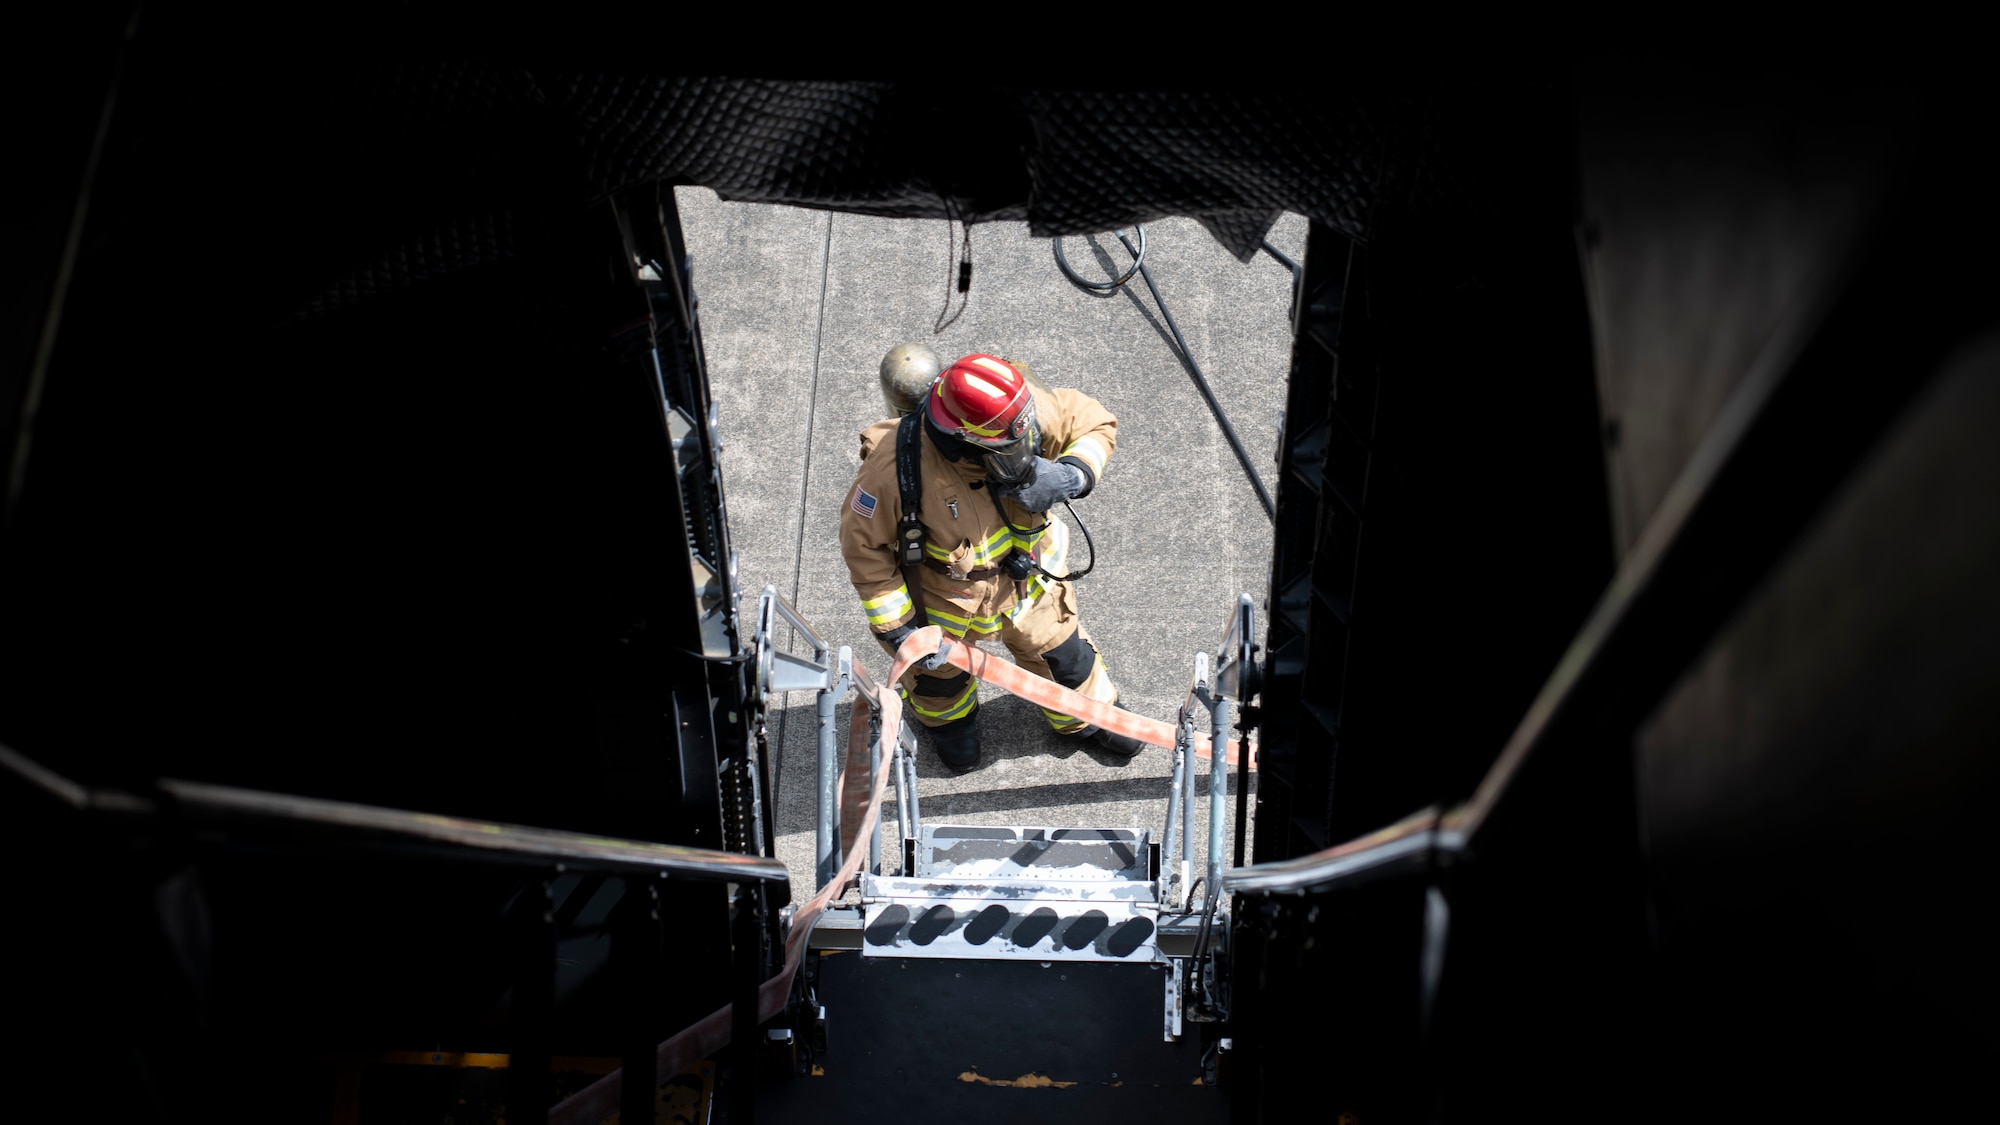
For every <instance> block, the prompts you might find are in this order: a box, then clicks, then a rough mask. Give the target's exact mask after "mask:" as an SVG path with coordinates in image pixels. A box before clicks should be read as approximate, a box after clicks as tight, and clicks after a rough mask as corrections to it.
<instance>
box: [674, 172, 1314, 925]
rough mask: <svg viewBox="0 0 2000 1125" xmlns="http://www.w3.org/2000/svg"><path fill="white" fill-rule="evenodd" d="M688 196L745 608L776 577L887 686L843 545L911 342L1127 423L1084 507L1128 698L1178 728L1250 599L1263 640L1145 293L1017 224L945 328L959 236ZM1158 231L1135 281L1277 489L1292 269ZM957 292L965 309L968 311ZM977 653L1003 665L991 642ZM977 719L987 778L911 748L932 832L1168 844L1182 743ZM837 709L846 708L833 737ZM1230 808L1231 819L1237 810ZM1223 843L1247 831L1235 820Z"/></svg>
mask: <svg viewBox="0 0 2000 1125" xmlns="http://www.w3.org/2000/svg"><path fill="white" fill-rule="evenodd" d="M678 195H679V201H680V207H681V217H682V224H683V227H684V229H685V231H686V235H687V241H688V247H689V251H690V253H691V254H692V255H693V257H694V278H695V291H696V293H697V295H698V296H699V298H700V301H701V312H700V315H701V321H702V331H703V339H704V344H705V348H706V352H707V358H708V364H709V376H710V382H711V386H712V389H713V392H714V397H715V400H716V402H717V404H718V406H719V413H720V425H721V432H722V438H723V441H724V444H725V449H724V452H723V457H722V463H723V474H724V486H725V488H726V489H727V497H728V505H729V515H730V532H731V536H732V539H733V540H734V543H735V546H736V549H737V551H738V553H739V556H740V566H741V576H742V588H743V591H744V595H745V604H744V610H745V611H746V613H747V612H751V611H753V610H754V598H755V595H756V593H757V591H759V590H760V589H762V588H763V586H764V585H765V584H766V583H769V584H772V585H775V586H776V587H777V588H778V590H779V592H781V593H783V594H784V595H785V596H786V597H787V598H789V599H790V600H791V601H792V603H793V604H794V605H795V606H797V607H798V609H799V610H800V612H801V613H803V614H804V615H805V617H806V618H807V620H809V621H811V622H813V623H814V625H815V626H816V627H817V628H819V629H820V631H821V632H822V633H823V634H824V635H825V636H826V637H827V638H828V639H829V640H830V641H831V642H832V643H833V644H834V645H836V646H838V645H848V646H851V647H852V648H853V650H854V653H855V656H856V659H857V660H859V661H860V662H862V663H864V664H866V665H867V667H868V668H869V670H870V671H872V672H874V673H876V674H877V675H878V676H879V675H881V674H883V673H886V671H887V669H888V666H889V660H888V657H887V656H886V655H885V654H884V653H883V652H882V650H881V648H880V647H879V646H878V645H877V644H876V643H875V642H874V641H873V640H872V635H871V634H870V632H869V630H868V627H867V624H866V622H865V621H864V620H863V618H862V614H861V610H860V606H859V603H858V601H857V600H856V597H855V594H854V589H853V587H852V586H851V585H849V583H848V580H847V571H846V567H845V565H844V564H843V563H842V561H841V557H840V552H839V547H838V543H837V531H838V525H839V518H840V510H841V506H842V505H843V504H844V503H845V502H846V499H847V492H848V488H849V486H850V485H851V484H852V483H853V480H854V474H855V471H856V469H857V468H858V467H859V464H860V460H859V446H858V443H857V441H856V435H857V434H858V433H859V431H860V430H861V429H862V428H863V427H865V426H867V425H869V424H870V423H873V422H875V421H878V420H880V419H881V418H882V417H884V416H885V414H886V408H885V407H884V406H883V403H882V398H881V393H880V390H879V388H878V384H877V381H876V366H877V364H878V363H879V362H880V360H881V358H882V354H883V353H884V352H886V351H887V350H888V349H889V348H890V347H892V346H893V345H895V344H897V343H899V342H903V341H906V340H907V341H920V342H923V343H926V344H928V345H929V346H930V347H931V348H932V349H934V350H935V351H936V352H937V353H938V355H939V356H940V357H942V358H943V359H944V360H945V361H946V362H949V361H950V360H952V359H953V358H956V357H957V356H960V355H964V354H967V353H970V352H982V351H983V352H991V353H994V354H997V355H1003V356H1008V357H1010V358H1014V359H1019V360H1022V361H1024V362H1027V363H1029V364H1030V365H1032V366H1033V367H1034V369H1035V371H1036V373H1037V374H1038V375H1041V376H1042V377H1043V378H1044V379H1046V380H1047V381H1048V382H1049V383H1051V384H1052V385H1056V386H1069V387H1076V388H1079V389H1081V390H1083V391H1085V392H1086V393H1088V394H1090V395H1092V396H1094V397H1096V398H1097V399H1098V400H1099V401H1101V402H1103V403H1104V404H1105V405H1106V406H1107V407H1109V408H1110V409H1111V411H1112V412H1113V413H1115V414H1116V415H1117V416H1118V420H1119V428H1118V449H1117V452H1116V454H1115V455H1114V457H1113V459H1112V462H1111V465H1110V467H1109V469H1108V470H1107V472H1106V473H1105V477H1104V479H1103V481H1102V482H1101V483H1100V484H1099V485H1098V487H1097V489H1096V490H1095V491H1094V492H1092V494H1091V495H1090V497H1089V498H1088V499H1087V500H1085V501H1083V502H1081V503H1079V504H1078V505H1077V510H1078V512H1079V514H1080V515H1081V516H1082V518H1083V519H1084V520H1085V521H1086V523H1087V524H1088V527H1089V530H1090V534H1091V536H1092V538H1093V539H1094V540H1095V543H1096V549H1097V556H1098V563H1097V569H1096V570H1095V572H1094V573H1092V574H1090V575H1089V576H1088V577H1086V578H1084V579H1081V580H1080V581H1079V582H1078V583H1077V595H1078V602H1079V606H1080V609H1081V612H1082V614H1083V620H1084V622H1085V624H1086V626H1087V627H1088V628H1089V630H1090V632H1091V636H1092V637H1093V639H1094V640H1095V641H1096V643H1097V646H1098V649H1099V650H1100V651H1101V652H1102V653H1103V655H1104V658H1105V660H1106V662H1107V664H1108V665H1109V666H1110V670H1111V674H1112V677H1113V679H1114V680H1115V681H1116V682H1117V683H1118V685H1119V688H1120V691H1121V693H1122V695H1123V699H1124V703H1125V706H1126V707H1128V708H1130V709H1132V710H1134V711H1138V712H1140V713H1142V714H1145V715H1149V716H1152V717H1154V718H1157V719H1163V720H1167V721H1171V720H1172V719H1173V717H1174V713H1175V710H1176V708H1177V707H1178V706H1179V705H1180V702H1181V699H1182V697H1183V696H1184V695H1185V693H1186V691H1187V686H1188V679H1189V677H1190V675H1191V673H1192V669H1193V659H1194V654H1195V652H1196V651H1197V650H1198V649H1201V648H1212V647H1213V646H1214V645H1215V643H1216V642H1217V641H1218V640H1219V639H1220V635H1221V630H1222V629H1223V627H1224V626H1225V625H1226V624H1227V615H1228V613H1229V611H1230V607H1231V606H1232V605H1233V604H1234V603H1235V599H1236V596H1237V594H1238V593H1239V592H1248V593H1250V594H1251V595H1252V596H1253V598H1254V599H1255V600H1256V602H1257V606H1258V619H1259V620H1258V623H1259V634H1260V639H1261V633H1262V625H1263V618H1264V601H1265V596H1266V593H1267V591H1266V589H1265V587H1266V585H1267V583H1268V581H1269V568H1270V550H1271V527H1270V523H1269V520H1268V519H1267V518H1266V516H1265V515H1264V511H1263V509H1262V507H1261V506H1260V505H1259V504H1258V502H1257V498H1256V495H1255V493H1254V492H1253V491H1252V489H1251V487H1250V485H1249V483H1248V482H1247V481H1246V480H1245V479H1244V475H1243V471H1242V469H1241V467H1240V466H1239V465H1238V463H1237V461H1236V458H1235V456H1234V454H1233V453H1231V451H1230V449H1229V447H1228V445H1227V443H1226V442H1225V441H1224V439H1223V437H1222V434H1221V431H1220V429H1219V428H1218V427H1217V425H1216V423H1215V421H1214V419H1213V418H1212V417H1211V416H1210V414H1209V411H1208V409H1207V407H1206V405H1205V404H1204V403H1203V402H1202V400H1201V397H1200V395H1199V393H1198V392H1197V391H1196V390H1195V387H1194V385H1193V382H1192V380H1191V379H1190V378H1189V377H1188V375H1187V373H1186V371H1185V369H1184V368H1183V367H1182V366H1181V364H1180V362H1179V361H1178V359H1177V358H1176V357H1175V355H1174V352H1173V349H1172V345H1171V337H1170V336H1169V335H1168V333H1167V329H1166V326H1165V324H1164V323H1163V322H1162V321H1161V318H1160V316H1159V312H1158V310H1157V309H1156V308H1155V307H1154V305H1153V303H1152V299H1151V297H1150V296H1149V295H1148V294H1147V293H1146V291H1145V288H1144V285H1143V284H1142V282H1141V281H1140V280H1139V279H1138V278H1136V277H1135V278H1134V279H1133V281H1132V282H1131V283H1130V284H1129V285H1128V286H1127V287H1126V288H1124V289H1122V290H1119V291H1117V292H1115V293H1113V294H1111V295H1109V296H1096V295H1092V294H1090V293H1087V292H1085V291H1083V290H1080V289H1078V288H1077V287H1075V286H1073V285H1071V284H1070V283H1069V282H1068V281H1067V280H1066V279H1065V278H1064V277H1063V276H1062V275H1061V273H1059V272H1058V270H1057V268H1056V264H1055V261H1054V258H1053V255H1052V251H1051V248H1050V243H1049V241H1048V240H1046V239H1037V238H1032V237H1030V236H1029V234H1028V231H1027V226H1026V224H1024V223H996V224H982V225H979V226H976V227H974V228H973V231H972V261H973V263H974V270H973V281H972V290H971V294H970V299H969V301H968V302H967V303H966V306H965V309H964V312H963V313H962V314H961V315H960V316H959V317H958V319H957V320H956V321H955V322H954V323H952V324H951V325H950V326H949V327H948V328H946V329H945V331H943V332H942V333H935V334H934V332H933V328H934V325H935V324H936V322H937V321H938V319H939V315H940V312H941V310H942V309H943V308H944V305H945V299H946V296H947V292H948V290H951V289H952V281H953V280H954V277H953V275H952V274H951V272H950V263H949V259H948V255H949V253H950V251H951V244H952V243H953V242H955V241H956V240H957V238H958V231H959V228H958V227H956V226H952V227H950V228H949V229H947V226H946V224H945V223H943V222H938V221H928V220H909V219H878V218H869V217H863V216H855V215H846V214H835V213H831V212H820V211H808V210H803V209H798V208H788V207H779V206H770V205H762V204H745V203H725V202H721V201H719V200H718V199H717V198H716V197H715V195H714V193H713V192H710V191H708V190H706V189H700V188H682V189H680V190H679V193H678ZM1146 229H1147V235H1148V243H1149V245H1148V251H1147V257H1146V264H1147V266H1148V268H1149V269H1150V271H1151V272H1152V274H1153V277H1154V279H1155V281H1156V282H1157V283H1158V285H1159V287H1160V291H1161V295H1162V296H1163V297H1164V298H1165V299H1166V301H1167V303H1168V306H1169V307H1170V308H1171V309H1172V311H1173V314H1174V317H1175V319H1176V321H1177V322H1178V323H1179V324H1180V327H1181V330H1182V332H1183V333H1185V335H1186V336H1187V340H1188V345H1189V347H1190V348H1191V349H1192V351H1193V352H1194V355H1195V358H1196V359H1197V361H1198V362H1200V364H1201V365H1202V369H1203V371H1204V372H1205V373H1206V374H1207V376H1208V378H1209V381H1210V384H1211V385H1212V386H1213V387H1214V389H1215V393H1216V396H1217V398H1218V399H1219V400H1220V401H1221V403H1222V405H1223V407H1224V409H1225V410H1226V411H1227V412H1228V414H1229V417H1230V420H1231V422H1232V423H1233V424H1234V425H1235V427H1236V429H1237V432H1238V433H1239V434H1240V435H1241V437H1242V438H1243V441H1244V443H1245V444H1246V445H1247V446H1248V447H1249V449H1250V451H1251V453H1252V455H1253V458H1254V461H1255V463H1256V465H1257V468H1258V471H1259V472H1260V473H1261V474H1262V475H1263V477H1264V480H1265V482H1266V486H1267V487H1273V488H1274V487H1275V465H1274V463H1273V458H1274V456H1275V451H1276V440H1277V428H1278V422H1279V412H1280V410H1281V409H1282V407H1283V401H1284V385H1285V375H1286V368H1287V365H1288V363H1289V355H1290V347H1291V336H1290V326H1289V324H1288V322H1287V320H1286V313H1287V308H1288V305H1289V302H1290V285H1291V276H1290V274H1289V273H1288V272H1287V271H1286V270H1285V269H1284V267H1283V266H1281V265H1279V264H1278V263H1277V262H1276V261H1274V260H1272V259H1271V258H1270V257H1268V256H1266V255H1259V256H1258V257H1257V258H1255V259H1253V260H1252V261H1250V262H1249V263H1248V264H1245V263H1240V262H1238V261H1236V260H1235V259H1234V258H1233V257H1231V256H1230V255H1229V254H1228V253H1227V252H1225V251H1224V250H1223V249H1222V248H1221V247H1220V246H1218V245H1217V244H1216V242H1215V240H1214V239H1213V238H1211V237H1210V236H1209V235H1208V233H1207V232H1206V231H1204V230H1202V229H1201V227H1200V226H1199V225H1198V224H1196V223H1195V222H1193V221H1192V220H1184V219H1172V220H1166V221H1162V222H1158V223H1153V224H1149V225H1148V226H1147V228H1146ZM1305 232H1306V224H1305V221H1304V220H1303V219H1300V218H1299V217H1297V216H1293V215H1287V216H1285V217H1284V219H1282V220H1281V221H1280V222H1279V224H1278V225H1277V227H1276V228H1275V229H1273V231H1272V232H1271V242H1272V243H1273V245H1275V246H1277V247H1278V248H1279V249H1280V250H1282V251H1284V252H1285V253H1286V254H1289V255H1291V256H1292V257H1293V258H1295V259H1298V258H1302V257H1303V255H1304V249H1305V246H1304V244H1305ZM1064 247H1065V250H1066V252H1067V254H1068V256H1069V260H1070V262H1071V263H1072V264H1073V265H1074V266H1076V268H1077V269H1078V270H1079V272H1082V273H1084V274H1085V276H1089V277H1095V278H1103V277H1106V276H1107V273H1106V272H1105V271H1106V268H1107V265H1108V264H1109V263H1111V262H1114V261H1115V262H1116V263H1117V264H1118V265H1119V266H1120V267H1121V268H1122V266H1123V264H1124V263H1125V262H1127V261H1128V260H1129V259H1128V258H1127V256H1126V254H1125V251H1124V250H1123V248H1121V247H1120V246H1119V245H1118V243H1117V242H1116V240H1115V239H1113V238H1111V237H1110V236H1108V235H1105V236H1096V237H1093V238H1072V239H1068V240H1066V241H1065V243H1064ZM950 298H951V305H950V307H951V310H952V311H954V312H956V311H957V310H958V307H959V295H958V294H957V293H956V292H955V291H951V292H950ZM1072 541H1073V543H1074V546H1073V548H1072V557H1073V558H1076V559H1079V560H1081V559H1082V557H1083V552H1082V543H1081V539H1080V538H1079V537H1075V536H1073V537H1072ZM986 647H987V648H988V650H989V651H993V652H996V653H1000V654H1001V655H1004V654H1005V653H1004V649H1003V648H1002V646H1000V645H999V644H998V643H997V642H996V643H991V644H989V645H988V646H986ZM786 702H787V706H786V707H785V708H784V709H783V710H782V711H780V712H778V713H777V715H776V716H775V717H774V723H773V729H772V744H773V747H774V748H776V749H777V750H778V753H779V783H778V821H779V823H778V855H779V858H781V859H782V860H784V861H785V862H786V864H787V865H788V866H790V868H791V869H792V872H793V878H794V893H795V895H798V896H800V897H803V896H804V895H806V894H810V893H811V891H812V889H813V881H812V867H813V857H812V848H813V843H812V842H813V801H814V786H813V782H812V777H813V754H814V747H813V701H812V698H811V696H809V695H806V694H795V695H793V696H791V697H790V698H789V699H788V700H787V701H786ZM980 709H981V715H982V720H981V722H982V728H981V733H982V736H983V742H984V748H985V757H984V761H983V764H982V766H981V767H980V768H979V769H976V770H974V771H973V772H971V773H968V774H965V775H962V776H961V775H956V774H953V773H952V772H951V771H950V770H948V769H946V768H945V767H944V766H943V765H942V763H940V762H939V761H938V760H937V758H936V757H935V756H934V755H933V754H932V753H931V751H930V748H929V743H928V741H925V742H924V743H923V747H922V751H921V754H920V757H919V761H918V774H919V777H920V785H921V797H922V811H923V814H924V818H925V820H926V821H927V822H934V823H943V822H947V821H949V822H954V823H967V824H1022V825H1052V826H1063V827H1118V828H1143V829H1150V830H1151V831H1152V833H1153V838H1154V839H1155V840H1158V839H1159V838H1160V835H1161V833H1162V831H1163V829H1164V824H1165V808H1166V797H1167V791H1168V785H1169V780H1168V779H1169V776H1170V773H1171V766H1172V760H1171V755H1170V753H1169V752H1168V751H1166V750H1164V749H1158V748H1149V749H1148V750H1146V751H1145V752H1143V753H1141V754H1140V755H1139V756H1138V757H1137V758H1135V759H1133V760H1132V761H1131V762H1129V763H1122V762H1119V761H1118V760H1117V759H1113V758H1110V757H1109V756H1107V755H1103V754H1100V753H1099V752H1097V751H1096V749H1095V748H1094V747H1090V748H1084V747H1079V746H1077V745H1075V744H1073V743H1069V742H1066V741H1063V740H1059V739H1057V738H1056V737H1055V736H1054V735H1053V734H1052V733H1050V732H1049V730H1048V727H1047V725H1046V723H1045V722H1044V721H1043V720H1042V718H1041V716H1040V713H1039V712H1038V711H1036V710H1035V709H1034V708H1033V707H1032V706H1030V705H1028V704H1026V703H1023V702H1021V701H1019V700H1016V699H1013V698H1011V697H1009V696H1006V695H1005V693H1002V692H999V691H997V689H993V688H990V687H986V688H982V689H981V692H980ZM846 713H847V708H846V706H845V705H843V706H842V708H841V718H842V723H843V726H844V723H845V718H846ZM843 738H844V730H843ZM843 744H844V743H843ZM1197 797H1198V801H1197V805H1198V814H1197V815H1198V819H1197V823H1196V832H1197V833H1198V835H1197V839H1198V840H1205V838H1206V837H1205V835H1202V834H1205V833H1206V830H1207V829H1206V799H1207V785H1206V781H1205V780H1204V781H1203V782H1202V783H1201V784H1200V785H1199V786H1198V788H1197ZM1230 805H1231V807H1232V816H1233V805H1234V796H1233V794H1232V796H1231V801H1230ZM891 817H892V818H893V813H892V814H891ZM1228 830H1229V832H1230V833H1232V840H1233V832H1234V825H1233V823H1231V824H1230V825H1229V828H1228Z"/></svg>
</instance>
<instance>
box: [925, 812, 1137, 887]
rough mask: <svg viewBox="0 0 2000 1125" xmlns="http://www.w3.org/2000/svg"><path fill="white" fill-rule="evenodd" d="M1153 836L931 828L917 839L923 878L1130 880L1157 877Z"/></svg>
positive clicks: (1121, 830)
mask: <svg viewBox="0 0 2000 1125" xmlns="http://www.w3.org/2000/svg"><path fill="white" fill-rule="evenodd" d="M1150 837H1151V834H1150V833H1148V832H1134V831H1132V830H1131V829H1128V828H1011V827H996V826H990V825H961V824H936V825H932V824H926V825H924V826H923V828H922V830H921V831H920V832H919V834H918V837H917V870H916V875H917V878H919V879H952V880H958V881H968V880H982V881H983V880H992V879H1017V878H1029V879H1063V880H1112V879H1116V880H1126V881H1131V882H1146V881H1148V880H1149V879H1150V878H1151V877H1152V873H1151V872H1150V871H1148V870H1147V868H1148V867H1149V866H1150V863H1149V861H1148V856H1147V844H1148V842H1149V840H1150Z"/></svg>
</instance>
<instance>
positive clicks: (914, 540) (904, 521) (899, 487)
mask: <svg viewBox="0 0 2000 1125" xmlns="http://www.w3.org/2000/svg"><path fill="white" fill-rule="evenodd" d="M922 409H923V408H922V407H921V406H919V407H918V408H917V409H916V410H913V411H911V412H910V413H908V414H905V415H903V420H902V422H901V423H899V424H898V425H897V426H896V491H897V493H898V494H899V495H900V496H901V499H902V511H903V514H902V517H901V518H900V519H898V520H897V521H896V561H897V562H898V563H900V564H901V565H902V568H903V585H904V586H906V587H908V588H909V591H910V604H911V605H913V606H915V607H916V616H914V617H912V618H911V619H910V623H911V624H913V625H915V626H916V627H917V628H919V629H921V628H923V627H924V626H926V625H929V624H930V623H931V618H930V614H928V613H926V612H925V611H924V593H923V586H922V585H921V584H920V583H919V582H918V581H917V568H918V567H920V566H922V565H923V562H924V521H923V510H924V496H923V483H924V473H923V461H924V450H923V446H922V444H921V442H922V440H923V433H922V430H923V426H922V422H921V420H920V419H919V418H918V413H919V412H920V411H921V410H922Z"/></svg>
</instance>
